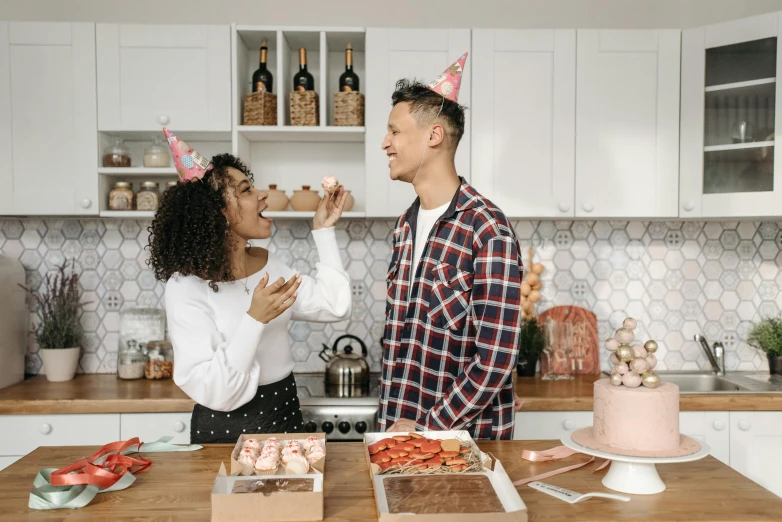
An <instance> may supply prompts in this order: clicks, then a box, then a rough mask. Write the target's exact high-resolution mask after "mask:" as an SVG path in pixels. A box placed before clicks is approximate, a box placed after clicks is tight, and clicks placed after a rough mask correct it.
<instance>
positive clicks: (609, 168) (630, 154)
mask: <svg viewBox="0 0 782 522" xmlns="http://www.w3.org/2000/svg"><path fill="white" fill-rule="evenodd" d="M680 44H681V32H680V31H678V30H661V31H655V30H579V31H578V54H577V63H578V65H577V80H576V100H577V102H576V216H577V217H591V218H643V217H650V218H666V217H676V216H677V215H678V212H677V201H678V198H677V193H678V180H679V65H680ZM519 124H520V125H524V122H520V123H519Z"/></svg>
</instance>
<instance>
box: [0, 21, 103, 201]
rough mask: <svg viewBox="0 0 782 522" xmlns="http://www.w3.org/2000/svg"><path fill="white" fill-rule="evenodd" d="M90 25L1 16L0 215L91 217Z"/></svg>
mask: <svg viewBox="0 0 782 522" xmlns="http://www.w3.org/2000/svg"><path fill="white" fill-rule="evenodd" d="M95 100H96V94H95V25H94V24H90V23H49V22H8V23H6V22H0V157H2V158H3V159H4V160H5V162H6V164H5V166H4V168H2V169H0V184H2V187H3V189H2V190H0V215H14V214H16V215H19V214H21V215H74V214H79V215H90V214H91V215H97V213H98V201H97V198H98V178H97V176H96V175H95V169H96V167H97V158H98V151H97V147H98V137H97V128H96V109H95V104H96V101H95Z"/></svg>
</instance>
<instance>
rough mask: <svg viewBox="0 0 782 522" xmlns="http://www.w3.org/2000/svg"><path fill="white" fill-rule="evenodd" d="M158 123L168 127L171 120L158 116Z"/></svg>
mask: <svg viewBox="0 0 782 522" xmlns="http://www.w3.org/2000/svg"><path fill="white" fill-rule="evenodd" d="M157 121H158V123H159V124H161V125H166V124H167V123H168V122H169V121H170V120H169V119H168V116H158V117H157Z"/></svg>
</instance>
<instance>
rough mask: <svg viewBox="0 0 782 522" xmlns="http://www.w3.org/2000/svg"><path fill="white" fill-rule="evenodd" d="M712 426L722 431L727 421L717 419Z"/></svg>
mask: <svg viewBox="0 0 782 522" xmlns="http://www.w3.org/2000/svg"><path fill="white" fill-rule="evenodd" d="M712 426H713V427H714V429H715V430H716V431H722V430H724V429H725V423H724V422H723V421H721V420H715V421H714V423H713V424H712Z"/></svg>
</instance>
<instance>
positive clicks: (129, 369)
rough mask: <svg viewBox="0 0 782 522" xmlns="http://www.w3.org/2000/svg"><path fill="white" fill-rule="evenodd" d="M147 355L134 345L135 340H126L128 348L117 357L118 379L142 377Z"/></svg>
mask: <svg viewBox="0 0 782 522" xmlns="http://www.w3.org/2000/svg"><path fill="white" fill-rule="evenodd" d="M146 366H147V356H146V355H145V354H144V352H143V351H142V350H140V349H139V348H137V347H136V341H133V340H131V341H128V349H127V350H123V351H121V352H120V353H119V357H118V358H117V377H119V378H120V379H143V378H144V372H145V369H146Z"/></svg>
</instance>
